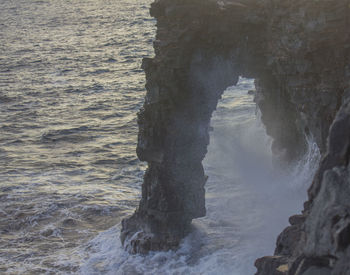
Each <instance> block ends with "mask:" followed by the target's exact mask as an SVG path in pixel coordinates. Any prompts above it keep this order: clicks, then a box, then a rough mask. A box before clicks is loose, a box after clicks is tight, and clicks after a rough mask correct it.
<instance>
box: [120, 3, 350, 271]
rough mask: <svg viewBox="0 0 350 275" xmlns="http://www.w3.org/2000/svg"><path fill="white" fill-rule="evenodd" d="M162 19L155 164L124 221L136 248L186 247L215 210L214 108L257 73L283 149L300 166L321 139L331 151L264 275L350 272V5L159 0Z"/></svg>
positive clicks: (270, 126) (152, 70)
mask: <svg viewBox="0 0 350 275" xmlns="http://www.w3.org/2000/svg"><path fill="white" fill-rule="evenodd" d="M151 14H152V16H154V17H155V18H156V19H157V37H156V40H155V41H154V49H155V53H156V55H155V57H154V58H153V59H144V60H143V69H144V70H145V72H146V79H147V84H146V88H147V95H146V98H145V103H144V106H143V108H142V110H140V112H139V115H138V124H139V138H138V147H137V154H138V157H139V158H140V160H142V161H147V162H148V169H147V171H146V173H145V177H144V183H143V186H142V199H141V201H140V205H139V207H138V209H137V210H136V212H135V213H134V215H133V216H131V217H130V218H127V219H125V220H124V221H123V223H122V234H121V240H122V242H123V244H124V246H125V248H126V249H127V250H128V251H130V252H132V253H146V252H148V251H150V250H167V249H172V248H176V246H177V245H178V244H179V241H180V240H181V239H182V238H183V237H184V236H185V235H186V234H187V232H188V230H189V228H190V224H191V221H192V219H194V218H197V217H201V216H204V215H205V201H204V195H205V190H204V185H205V182H206V179H207V177H206V175H205V174H204V170H203V166H202V163H201V162H202V160H203V158H204V157H205V154H206V150H207V145H208V144H209V133H208V132H209V128H210V127H209V123H210V118H211V114H212V112H213V111H214V110H215V108H216V105H217V102H218V100H219V98H220V96H221V94H222V92H223V91H224V90H225V89H226V88H227V87H228V86H231V85H234V84H236V82H237V81H238V77H239V76H244V77H249V78H254V79H255V85H256V97H255V100H256V103H257V105H258V107H259V109H260V110H261V113H262V121H263V123H264V124H265V125H266V129H267V133H268V134H269V135H270V136H272V137H273V139H274V142H273V150H274V152H275V153H276V154H278V155H280V156H281V158H283V159H286V160H289V161H293V160H295V159H297V158H298V157H300V155H301V154H302V153H303V152H304V151H305V149H306V146H307V145H306V137H312V138H313V139H314V140H315V141H316V142H317V144H318V146H319V148H320V150H321V152H322V153H323V156H324V157H323V158H322V161H321V163H320V166H319V170H318V172H317V174H316V176H315V179H314V181H313V183H312V185H311V183H310V185H311V187H310V189H309V200H308V201H307V202H306V203H305V209H304V211H303V213H302V214H301V215H296V216H293V217H291V218H290V223H291V226H290V227H288V228H286V229H285V230H284V231H283V232H282V233H281V235H280V236H279V237H278V240H277V243H276V250H275V255H274V256H268V257H264V258H261V259H258V260H257V261H256V267H257V268H258V273H257V274H260V275H262V274H269V275H272V274H298V275H307V274H350V273H346V272H348V270H350V266H349V262H350V203H349V202H350V182H349V174H348V173H349V172H350V171H349V169H350V167H349V156H350V107H349V106H350V105H349V104H350V103H349V102H350V96H349V94H350V93H349V92H350V88H349V87H350V86H349V84H350V28H349V26H350V25H349V23H350V22H349V16H350V1H349V0H294V1H288V0H280V1H276V0H241V1H233V0H232V1H231V0H224V1H218V0H157V1H155V2H154V3H153V4H152V7H151ZM331 125H332V126H331ZM330 126H331V127H330Z"/></svg>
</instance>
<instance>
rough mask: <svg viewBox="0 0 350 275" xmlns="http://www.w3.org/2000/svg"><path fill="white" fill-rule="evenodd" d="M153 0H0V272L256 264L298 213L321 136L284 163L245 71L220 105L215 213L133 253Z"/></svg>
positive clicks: (230, 269)
mask: <svg viewBox="0 0 350 275" xmlns="http://www.w3.org/2000/svg"><path fill="white" fill-rule="evenodd" d="M151 1H152V0H114V1H111V0H94V1H92V0H56V1H49V0H42V1H39V0H36V1H35V0H3V1H1V2H0V30H1V31H0V273H4V274H238V275H249V274H253V273H254V270H255V268H254V266H253V263H254V260H255V259H256V258H257V257H260V256H263V255H271V254H272V253H273V248H274V243H275V239H276V237H277V234H278V233H279V232H280V231H281V230H282V228H283V227H284V226H286V225H287V220H288V216H289V215H292V214H294V213H297V212H298V211H300V210H301V208H302V203H303V201H304V200H305V199H306V189H307V187H308V185H309V184H310V182H311V178H312V176H313V174H314V172H315V169H316V165H317V162H318V158H319V152H318V149H317V146H316V145H315V144H314V143H313V142H312V139H310V141H309V143H310V144H309V152H308V153H307V154H306V155H305V156H304V158H303V159H301V160H300V161H299V162H298V163H295V164H294V165H291V166H290V167H287V168H286V169H281V168H278V167H276V166H275V165H274V164H273V162H274V161H273V158H274V157H273V155H272V154H271V150H270V145H271V140H270V138H269V137H268V136H267V135H266V133H265V129H264V127H263V125H262V124H261V122H260V120H259V111H258V110H256V107H255V104H254V103H253V95H249V94H247V91H248V90H250V89H253V88H254V84H253V80H251V79H243V78H242V79H240V82H239V83H238V85H237V86H236V87H230V88H228V89H227V91H226V92H225V94H224V96H223V98H222V99H221V101H220V103H219V106H218V109H217V111H216V112H215V113H214V115H213V119H212V123H211V124H212V126H213V128H214V130H213V131H212V132H211V143H210V146H209V150H208V154H207V156H206V159H205V160H204V166H205V170H206V173H207V174H208V176H209V180H208V182H207V185H206V191H207V194H206V202H207V216H206V217H204V218H201V219H197V220H195V221H194V222H193V232H192V233H191V234H190V235H189V236H188V237H186V238H185V239H184V241H183V242H182V244H181V245H180V247H179V249H178V250H177V251H169V252H152V253H150V254H149V255H147V256H139V255H129V254H128V253H126V252H124V250H123V249H122V247H121V245H120V242H119V231H120V221H121V219H122V218H124V217H126V216H127V215H130V214H131V213H132V212H133V211H134V209H135V207H136V206H137V204H138V200H139V198H140V187H141V183H142V177H143V173H144V170H145V164H144V163H141V162H139V161H138V160H137V157H136V153H135V147H136V140H137V125H136V113H137V111H138V110H139V108H140V107H141V106H142V103H143V98H144V95H145V89H144V84H145V79H144V74H143V72H142V70H141V69H140V65H141V59H142V58H143V57H152V56H153V50H152V41H153V38H154V36H155V21H154V19H152V18H150V16H149V14H148V9H149V5H150V3H151Z"/></svg>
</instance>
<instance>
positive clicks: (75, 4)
mask: <svg viewBox="0 0 350 275" xmlns="http://www.w3.org/2000/svg"><path fill="white" fill-rule="evenodd" d="M150 3H151V1H150V0H113V1H109V0H71V1H69V0H55V1H49V0H45V1H35V0H3V1H0V273H6V274H20V273H23V272H25V273H26V274H39V273H45V272H52V274H57V273H59V272H62V273H63V274H65V273H69V272H73V273H74V272H77V270H78V268H79V265H80V263H81V259H82V258H81V257H82V255H79V254H78V253H77V252H76V248H77V247H78V246H79V245H81V244H83V243H85V242H87V241H88V240H89V239H91V238H92V237H93V236H95V235H96V234H97V233H98V232H101V231H103V230H106V229H108V228H110V227H111V226H113V225H115V224H117V223H119V222H120V220H121V218H122V217H124V216H125V215H126V214H129V213H130V212H131V211H133V209H134V208H135V207H136V205H137V202H138V198H139V196H140V193H139V192H140V184H141V182H142V175H143V170H144V165H142V164H140V163H139V162H138V160H137V157H136V153H135V147H136V140H137V125H136V113H137V111H138V109H139V108H140V107H141V106H142V102H143V98H144V95H145V89H144V84H145V80H144V73H143V71H142V70H141V69H140V66H141V59H142V58H143V57H146V56H147V57H150V56H152V55H153V50H152V39H153V37H154V35H155V34H154V33H155V22H154V20H153V19H152V18H150V16H149V5H150Z"/></svg>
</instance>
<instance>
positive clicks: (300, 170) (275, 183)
mask: <svg viewBox="0 0 350 275" xmlns="http://www.w3.org/2000/svg"><path fill="white" fill-rule="evenodd" d="M251 89H254V83H253V80H250V79H243V78H241V79H240V81H239V83H238V84H237V86H235V87H231V88H229V89H227V90H226V92H225V94H224V96H223V98H222V100H221V101H220V103H219V106H218V108H217V111H216V112H215V113H214V115H213V118H212V122H211V125H212V126H213V128H214V130H213V132H212V133H211V141H210V146H209V148H208V154H207V156H206V158H205V160H204V166H205V169H206V173H207V174H208V176H209V180H208V182H207V185H206V206H207V215H206V217H204V218H200V219H197V220H195V221H193V232H192V233H191V234H190V235H188V236H187V237H186V238H185V239H184V240H183V242H182V244H181V245H180V247H179V249H178V250H177V251H169V252H151V253H149V255H147V256H139V255H129V254H127V253H126V252H124V250H123V248H122V247H121V244H120V241H119V230H120V228H119V226H118V225H116V226H114V227H112V228H110V229H109V230H107V231H105V232H102V233H100V234H99V235H98V236H97V237H96V238H94V239H93V240H92V241H91V242H89V244H88V245H87V246H85V247H84V248H83V249H82V250H81V251H80V252H81V253H83V254H85V261H84V263H83V264H82V266H81V269H80V272H81V273H82V274H233V275H236V274H237V275H249V274H254V272H255V268H254V260H255V259H256V258H258V257H261V256H264V255H272V254H273V250H274V245H275V240H276V238H277V235H278V234H279V233H280V232H281V231H282V229H283V228H284V227H285V226H287V225H288V217H289V216H290V215H293V214H296V213H298V212H300V211H301V209H302V204H303V202H304V201H305V200H306V189H307V188H308V185H309V184H310V183H311V180H312V177H313V175H314V173H315V169H316V166H317V163H318V160H319V151H318V148H317V146H316V145H315V144H314V143H313V142H312V141H311V140H310V141H309V150H308V152H307V153H306V155H305V156H304V158H303V159H301V160H300V161H299V162H298V163H296V164H294V165H291V166H290V167H287V168H284V169H282V168H280V167H279V168H277V167H276V166H274V165H273V155H272V153H271V150H270V148H271V140H270V138H269V137H268V136H267V135H266V132H265V129H264V126H263V125H262V124H261V122H260V120H259V112H258V111H257V110H256V107H255V104H254V102H253V95H249V94H248V93H247V92H248V90H251Z"/></svg>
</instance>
